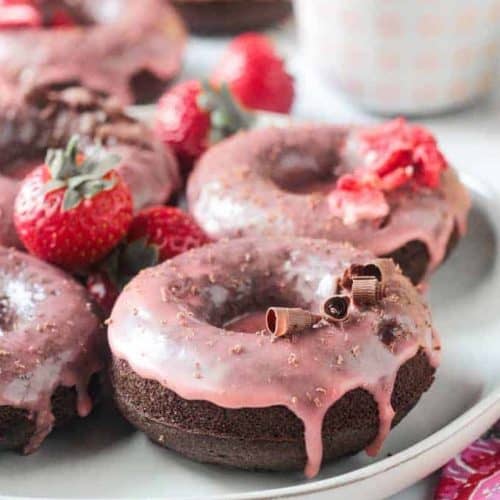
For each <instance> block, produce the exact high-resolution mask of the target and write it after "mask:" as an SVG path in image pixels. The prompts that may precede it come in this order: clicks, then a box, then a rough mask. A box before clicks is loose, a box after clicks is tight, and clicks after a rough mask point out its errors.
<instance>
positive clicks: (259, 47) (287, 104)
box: [212, 33, 295, 113]
mask: <svg viewBox="0 0 500 500" xmlns="http://www.w3.org/2000/svg"><path fill="white" fill-rule="evenodd" d="M212 82H213V83H214V84H216V85H220V84H222V83H226V84H227V85H228V86H229V89H230V90H231V92H232V93H233V95H234V96H235V97H236V98H237V99H238V100H239V101H240V103H241V104H243V106H245V107H247V108H250V109H261V110H264V111H274V112H276V113H289V112H290V109H291V107H292V104H293V99H294V95H295V91H294V82H293V78H292V77H291V76H290V75H289V74H288V73H287V71H286V69H285V65H284V62H283V59H282V58H281V57H280V56H279V55H278V54H277V52H276V51H275V49H274V47H273V44H272V43H271V41H270V40H269V39H268V38H267V37H265V36H263V35H259V34H258V33H245V34H243V35H240V36H237V37H236V38H235V39H234V40H233V41H232V42H231V43H230V44H229V47H228V48H227V50H226V51H225V53H224V54H223V56H222V58H221V60H220V62H219V64H218V65H217V66H216V68H215V71H214V73H213V76H212Z"/></svg>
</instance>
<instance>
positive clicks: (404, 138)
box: [360, 118, 448, 191]
mask: <svg viewBox="0 0 500 500" xmlns="http://www.w3.org/2000/svg"><path fill="white" fill-rule="evenodd" d="M360 143H361V152H362V154H363V155H364V157H365V161H366V163H367V164H368V168H369V169H370V170H372V171H374V172H375V173H376V174H377V175H379V176H380V178H381V179H382V180H383V181H384V182H383V189H385V190H387V191H390V190H393V189H397V188H398V187H401V186H402V185H404V184H406V183H407V182H409V181H411V180H414V181H415V183H416V184H417V185H419V186H423V187H428V188H431V189H436V188H438V187H439V183H440V180H441V173H442V172H443V171H444V170H445V169H446V168H447V166H448V165H447V162H446V159H445V158H444V156H443V155H442V153H441V152H440V151H439V148H438V145H437V142H436V139H435V138H434V137H433V135H432V134H431V133H430V132H429V131H428V130H426V129H425V128H423V127H421V126H419V125H410V124H409V123H407V122H406V120H404V119H403V118H398V119H395V120H392V121H390V122H387V123H384V124H383V125H379V126H375V127H370V128H368V129H366V130H364V131H362V132H361V133H360ZM386 177H388V178H387V179H386Z"/></svg>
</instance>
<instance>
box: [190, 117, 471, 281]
mask: <svg viewBox="0 0 500 500" xmlns="http://www.w3.org/2000/svg"><path fill="white" fill-rule="evenodd" d="M391 126H392V125H391ZM362 130H363V129H361V128H355V127H338V126H330V125H300V126H292V127H288V128H270V129H258V130H253V131H250V132H242V133H239V134H238V135H236V136H234V137H232V138H230V139H227V140H225V141H223V142H222V143H220V144H218V145H216V146H214V147H213V148H211V149H210V150H209V151H208V152H207V153H205V155H204V156H203V157H202V158H201V159H200V161H199V162H198V165H197V166H196V168H195V170H194V172H193V174H192V175H191V178H190V179H189V183H188V189H187V198H188V204H189V210H190V211H191V213H192V215H193V216H194V218H195V219H196V220H197V222H198V224H199V225H200V226H201V227H202V228H203V229H204V230H205V232H206V233H207V234H209V235H210V236H211V237H213V238H215V239H217V238H223V237H231V238H232V237H239V236H252V235H255V236H289V235H296V236H304V237H311V238H327V239H331V240H333V241H349V242H351V243H353V244H354V245H356V246H358V247H360V248H366V249H368V250H370V251H372V252H373V253H374V254H375V255H378V256H390V257H393V258H394V259H395V261H396V262H397V263H398V264H399V265H400V266H401V267H402V269H403V272H404V273H405V274H406V275H407V276H409V277H410V278H411V279H412V281H413V282H414V283H418V282H420V281H421V280H422V279H423V278H424V277H425V276H426V274H427V273H428V272H429V271H432V270H434V269H435V268H436V267H437V266H438V265H439V264H440V263H441V262H442V261H443V260H444V258H445V256H446V254H447V253H448V252H449V251H450V249H451V248H452V247H453V246H454V244H455V243H456V241H457V240H458V238H459V236H461V235H462V234H463V233H464V231H465V228H466V219H467V214H468V211H469V207H470V201H469V197H468V194H467V192H466V190H465V188H464V186H463V185H462V184H461V183H460V181H459V180H458V178H457V175H456V174H455V172H454V171H453V170H452V169H451V168H446V169H445V170H444V171H443V172H442V173H441V174H440V185H439V186H438V187H436V188H434V189H430V188H419V189H415V188H414V186H413V185H410V186H409V187H408V188H406V187H405V186H403V187H402V188H400V189H396V190H392V191H389V192H387V193H384V194H383V195H382V194H381V192H378V191H375V192H374V193H375V194H374V195H373V196H374V197H375V203H376V204H375V205H374V208H373V209H372V207H371V205H368V208H367V209H366V208H364V211H363V206H362V205H360V206H357V203H358V201H359V202H363V201H364V200H363V198H362V197H360V199H359V200H356V199H355V200H354V206H353V207H351V208H350V210H345V212H344V213H339V212H340V211H339V209H338V207H337V206H334V207H333V208H332V204H331V193H332V192H333V191H335V190H336V186H337V185H338V184H337V181H338V180H339V178H341V176H342V178H343V179H345V178H346V174H347V176H349V175H350V174H351V176H352V172H356V169H357V168H358V167H359V166H360V165H363V164H366V159H365V158H363V157H362V156H361V154H360V151H359V150H360V146H359V145H358V141H359V139H358V136H359V134H360V133H361V131H362ZM368 193H369V194H370V193H371V192H368ZM365 194H366V193H365V191H362V195H363V196H365ZM381 203H382V208H384V207H385V208H386V211H385V212H381V213H379V211H378V208H379V206H380V205H381ZM353 215H354V216H358V217H357V218H356V219H355V220H354V221H353V220H346V219H349V218H351V219H352V216H353Z"/></svg>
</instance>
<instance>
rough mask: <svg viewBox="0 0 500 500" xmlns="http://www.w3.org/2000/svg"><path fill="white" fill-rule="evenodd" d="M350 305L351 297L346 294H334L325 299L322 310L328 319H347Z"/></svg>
mask: <svg viewBox="0 0 500 500" xmlns="http://www.w3.org/2000/svg"><path fill="white" fill-rule="evenodd" d="M350 305H351V299H350V298H349V297H347V296H346V295H333V296H332V297H329V298H328V299H326V300H325V302H324V303H323V307H322V311H323V314H324V315H325V316H326V319H327V320H328V321H345V320H346V319H347V318H348V317H349V306H350Z"/></svg>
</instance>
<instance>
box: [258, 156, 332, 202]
mask: <svg viewBox="0 0 500 500" xmlns="http://www.w3.org/2000/svg"><path fill="white" fill-rule="evenodd" d="M330 153H331V154H329V155H326V156H324V157H317V156H314V155H312V154H310V153H308V152H307V151H303V150H301V149H299V148H286V149H283V150H282V151H280V152H279V153H278V154H274V155H269V157H268V158H271V159H272V160H271V164H269V159H268V160H267V168H268V169H269V176H270V178H271V180H272V181H273V182H274V184H276V185H277V186H278V187H279V188H280V189H282V190H283V191H288V192H291V193H297V194H310V193H314V192H321V191H328V190H329V189H331V187H332V186H333V185H334V184H335V181H336V179H337V175H336V173H335V170H336V166H337V165H338V164H339V163H340V159H339V157H338V155H337V154H336V153H335V152H334V151H331V152H330Z"/></svg>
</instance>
